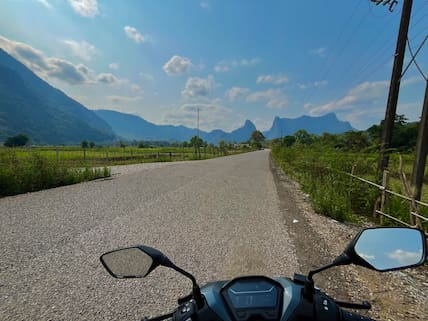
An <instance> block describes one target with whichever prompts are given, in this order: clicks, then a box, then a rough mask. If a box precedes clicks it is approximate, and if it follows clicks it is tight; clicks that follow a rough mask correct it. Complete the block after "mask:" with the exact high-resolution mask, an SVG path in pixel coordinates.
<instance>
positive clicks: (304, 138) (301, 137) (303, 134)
mask: <svg viewBox="0 0 428 321" xmlns="http://www.w3.org/2000/svg"><path fill="white" fill-rule="evenodd" d="M294 137H296V141H297V142H298V143H300V144H303V145H309V144H312V143H313V142H314V137H313V135H311V134H309V133H308V132H307V131H306V130H304V129H299V130H298V131H297V132H295V133H294Z"/></svg>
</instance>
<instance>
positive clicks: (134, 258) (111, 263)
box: [100, 247, 157, 279]
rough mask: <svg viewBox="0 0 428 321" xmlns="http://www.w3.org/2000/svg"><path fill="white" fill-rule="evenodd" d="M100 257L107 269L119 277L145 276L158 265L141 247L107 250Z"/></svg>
mask: <svg viewBox="0 0 428 321" xmlns="http://www.w3.org/2000/svg"><path fill="white" fill-rule="evenodd" d="M100 259H101V263H102V264H103V266H104V267H105V268H106V270H107V271H108V272H109V273H110V274H111V275H112V276H113V277H115V278H119V279H125V278H142V277H145V276H146V275H147V274H149V273H150V272H151V271H152V270H153V269H154V268H155V267H156V266H157V265H156V264H155V263H154V262H153V259H152V257H151V256H150V255H148V254H146V253H145V252H144V251H143V250H142V249H140V248H139V247H129V248H124V249H119V250H114V251H111V252H107V253H105V254H103V255H102V256H101V258H100Z"/></svg>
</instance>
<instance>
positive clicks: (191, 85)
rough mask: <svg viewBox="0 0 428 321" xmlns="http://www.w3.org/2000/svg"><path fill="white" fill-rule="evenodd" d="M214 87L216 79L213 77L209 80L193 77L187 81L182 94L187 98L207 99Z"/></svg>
mask: <svg viewBox="0 0 428 321" xmlns="http://www.w3.org/2000/svg"><path fill="white" fill-rule="evenodd" d="M213 87H214V79H213V77H212V76H208V78H199V77H191V78H189V79H187V82H186V85H185V86H184V89H183V91H182V92H181V94H182V95H183V97H187V98H200V97H206V96H208V95H209V94H210V92H211V90H212V89H213Z"/></svg>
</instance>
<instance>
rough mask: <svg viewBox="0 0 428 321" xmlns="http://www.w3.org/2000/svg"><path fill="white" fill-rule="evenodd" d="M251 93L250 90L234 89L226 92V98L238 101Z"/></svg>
mask: <svg viewBox="0 0 428 321" xmlns="http://www.w3.org/2000/svg"><path fill="white" fill-rule="evenodd" d="M249 92H250V90H249V89H248V88H241V87H232V88H230V89H229V90H227V91H226V93H225V96H226V98H227V99H229V100H230V101H235V100H237V99H240V98H243V97H244V96H246V95H247V94H248V93H249Z"/></svg>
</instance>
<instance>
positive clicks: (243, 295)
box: [221, 276, 283, 321]
mask: <svg viewBox="0 0 428 321" xmlns="http://www.w3.org/2000/svg"><path fill="white" fill-rule="evenodd" d="M221 296H222V297H223V299H224V301H225V303H226V306H227V308H228V310H229V312H230V314H231V315H232V316H233V319H234V320H235V321H247V320H250V319H251V320H254V319H257V320H267V321H275V320H279V319H280V316H281V311H282V302H283V287H282V286H281V284H279V283H278V282H276V281H274V280H272V279H270V278H268V277H264V276H247V277H240V278H236V279H233V280H231V281H230V282H228V283H226V284H225V285H224V286H223V288H222V289H221Z"/></svg>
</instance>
